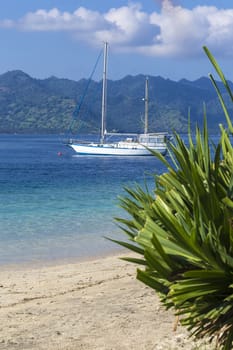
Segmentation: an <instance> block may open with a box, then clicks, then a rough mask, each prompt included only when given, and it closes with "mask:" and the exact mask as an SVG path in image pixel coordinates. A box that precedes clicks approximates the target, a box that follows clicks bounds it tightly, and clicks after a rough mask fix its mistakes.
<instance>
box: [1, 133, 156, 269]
mask: <svg viewBox="0 0 233 350" xmlns="http://www.w3.org/2000/svg"><path fill="white" fill-rule="evenodd" d="M59 152H61V153H62V155H60V156H59ZM161 170H162V168H161V163H160V162H159V161H158V160H156V159H155V158H154V157H132V158H131V157H125V158H124V157H115V158H114V157H91V156H90V157H88V156H77V155H75V153H74V151H73V150H72V149H71V148H69V147H67V146H65V145H64V144H63V143H62V139H61V136H59V135H51V136H50V135H49V136H48V135H46V136H45V135H43V136H38V135H37V136H35V135H0V185H1V190H0V196H1V197H0V199H1V200H0V225H1V226H0V264H5V263H18V262H40V261H49V260H56V259H58V260H59V259H60V260H61V259H70V258H85V257H90V256H99V255H103V254H107V253H111V252H113V251H116V250H118V249H120V247H118V246H117V245H116V244H114V243H111V242H109V241H108V240H106V239H105V238H104V236H108V237H112V238H118V239H124V238H125V236H124V234H123V233H122V232H121V231H120V229H119V228H118V227H117V225H116V223H115V222H114V217H116V216H120V217H124V216H125V215H126V214H125V213H124V212H123V210H122V209H120V208H119V206H118V203H119V202H118V196H120V195H123V194H124V193H125V192H124V189H123V187H124V186H131V187H133V186H135V183H139V184H141V185H144V182H145V181H146V182H147V184H148V186H149V187H150V188H151V189H153V184H154V179H153V176H152V174H153V173H155V172H156V173H160V172H161Z"/></svg>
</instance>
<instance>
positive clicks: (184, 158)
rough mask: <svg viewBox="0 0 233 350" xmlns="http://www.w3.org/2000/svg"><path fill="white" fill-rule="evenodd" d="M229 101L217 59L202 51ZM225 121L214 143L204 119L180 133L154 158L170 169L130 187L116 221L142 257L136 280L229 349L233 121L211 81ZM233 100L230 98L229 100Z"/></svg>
mask: <svg viewBox="0 0 233 350" xmlns="http://www.w3.org/2000/svg"><path fill="white" fill-rule="evenodd" d="M204 50H205V52H206V54H207V55H208V57H209V59H210V61H211V62H212V64H213V66H214V68H215V69H216V71H217V73H218V75H219V76H220V78H221V80H222V82H223V83H224V85H225V87H226V89H227V91H228V93H229V95H230V97H231V98H232V94H231V91H230V89H229V86H228V84H227V81H226V79H225V77H224V75H223V73H222V71H221V70H220V68H219V66H218V64H217V62H216V61H215V59H214V58H213V56H212V55H211V53H210V52H209V51H208V49H207V48H204ZM210 78H211V80H212V82H213V84H214V87H215V89H216V91H217V93H218V96H219V100H220V103H221V105H222V108H223V111H224V113H225V116H226V121H227V128H224V127H223V126H220V136H219V140H218V142H217V144H215V145H213V144H212V143H211V139H210V137H209V135H208V127H207V122H206V118H205V124H204V127H203V130H200V129H199V128H198V127H196V130H195V135H194V136H192V134H191V131H189V139H188V143H185V142H184V141H183V140H182V138H181V137H180V136H179V135H178V134H176V133H175V134H174V140H173V141H172V142H171V143H170V144H169V145H168V147H169V154H170V157H169V158H165V157H163V156H161V155H160V154H157V153H154V155H155V156H156V157H158V158H160V160H161V161H162V162H163V164H165V166H166V169H167V171H166V172H164V173H163V174H161V175H155V191H154V193H150V192H149V191H145V190H143V189H142V188H140V187H139V186H138V187H136V188H135V189H129V188H127V189H126V192H127V194H126V196H125V197H124V198H121V206H122V207H123V208H124V209H125V210H126V211H127V212H128V214H129V218H128V219H119V218H118V219H117V220H118V223H119V225H120V226H121V228H122V229H123V230H124V232H125V233H126V234H127V236H128V238H129V241H128V242H124V241H118V243H120V244H121V245H123V246H125V247H127V248H128V249H131V250H133V251H134V252H136V253H138V254H139V255H141V257H139V258H126V259H127V260H129V261H131V262H134V263H137V264H139V265H141V268H139V269H138V271H137V278H138V279H139V280H141V281H142V282H144V283H145V284H147V285H149V286H150V287H151V288H153V289H155V290H156V291H157V292H158V293H159V295H160V297H161V300H162V302H163V303H164V304H165V306H166V307H167V308H171V307H172V308H174V310H175V313H176V314H177V315H180V319H181V322H182V324H184V325H186V326H187V327H188V329H189V330H191V332H192V334H194V335H195V336H197V337H203V336H208V337H210V339H217V341H218V345H219V346H220V347H223V348H224V349H231V348H232V340H233V148H232V144H231V133H232V131H233V128H232V124H231V119H230V116H229V114H228V111H227V108H226V106H225V103H224V100H223V98H222V96H221V94H220V92H219V90H218V87H217V84H216V82H215V80H214V79H213V77H212V76H210ZM232 100H233V98H232Z"/></svg>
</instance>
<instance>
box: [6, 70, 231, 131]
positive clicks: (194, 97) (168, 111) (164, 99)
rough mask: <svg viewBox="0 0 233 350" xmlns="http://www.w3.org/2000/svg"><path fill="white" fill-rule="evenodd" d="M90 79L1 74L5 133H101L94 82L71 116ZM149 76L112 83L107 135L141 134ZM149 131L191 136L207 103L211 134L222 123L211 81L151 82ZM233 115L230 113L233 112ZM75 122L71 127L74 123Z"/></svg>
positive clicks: (98, 93) (98, 94)
mask: <svg viewBox="0 0 233 350" xmlns="http://www.w3.org/2000/svg"><path fill="white" fill-rule="evenodd" d="M86 85H87V80H85V79H82V80H80V81H72V80H68V79H58V78H56V77H51V78H48V79H43V80H40V79H34V78H32V77H30V76H29V75H27V74H26V73H24V72H22V71H11V72H7V73H5V74H2V75H0V132H1V133H14V132H17V133H63V132H66V131H67V130H68V129H69V128H70V126H71V124H72V129H73V132H77V130H79V132H81V133H85V132H98V131H99V126H100V115H101V92H102V89H101V82H96V81H92V82H91V83H90V85H89V88H88V90H87V94H86V96H85V98H84V101H83V104H82V108H81V110H80V113H79V114H78V115H75V116H74V117H75V119H73V114H75V113H74V111H75V109H77V105H78V103H79V101H80V100H81V99H82V96H83V93H84V91H85V89H86ZM144 85H145V76H143V75H138V76H126V77H125V78H123V79H121V80H117V81H111V80H110V81H108V107H107V115H108V117H107V128H108V131H119V132H124V131H127V132H140V131H142V130H143V115H144V102H143V100H142V99H143V97H144ZM149 100H150V101H149V119H150V121H149V127H150V131H151V132H153V131H162V130H163V131H164V130H172V129H175V130H177V131H179V132H186V131H187V123H188V111H189V109H190V111H191V121H192V124H193V125H194V124H195V123H196V122H197V121H198V123H200V124H201V122H202V119H203V103H205V104H206V107H207V117H208V121H209V126H210V130H211V131H213V132H214V131H215V130H218V124H219V123H220V122H222V121H224V117H223V114H222V111H221V107H220V104H219V102H218V99H217V97H216V93H215V91H214V89H213V87H212V85H211V82H210V81H209V79H208V78H200V79H198V80H196V81H193V82H191V81H188V80H185V79H183V80H180V81H179V82H175V81H172V80H169V79H164V78H162V77H152V76H151V77H149ZM231 110H232V108H231ZM72 121H73V122H72Z"/></svg>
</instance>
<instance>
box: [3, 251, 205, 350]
mask: <svg viewBox="0 0 233 350" xmlns="http://www.w3.org/2000/svg"><path fill="white" fill-rule="evenodd" d="M125 255H127V254H124V253H123V254H121V255H120V256H121V257H122V256H125ZM135 271H136V266H135V265H133V264H129V263H127V262H125V261H122V260H120V259H119V255H117V256H116V255H113V256H108V257H103V258H98V259H95V260H88V261H81V262H79V261H78V262H66V263H65V262H64V263H56V265H55V263H53V264H50V265H48V264H47V265H44V266H43V265H40V266H39V265H38V266H33V267H32V266H25V265H17V266H2V267H1V273H0V275H1V277H0V349H1V350H5V349H7V350H15V349H17V350H26V349H30V350H34V349H35V350H42V349H43V350H44V349H46V350H74V349H75V350H79V349H85V350H87V349H88V350H92V349H99V350H128V349H130V350H159V349H161V350H162V349H166V350H167V349H173V350H175V349H210V346H208V345H207V346H205V345H203V342H202V344H201V343H200V342H194V341H193V340H191V339H190V338H189V336H188V333H187V332H186V330H185V329H184V328H182V327H181V326H180V325H178V327H177V330H176V331H175V332H174V330H173V328H174V324H175V317H174V316H173V314H172V312H170V311H166V310H165V309H164V308H163V307H162V305H161V304H160V302H159V300H158V297H157V296H156V294H155V293H154V292H153V290H151V289H150V288H147V287H146V286H144V284H142V283H141V282H139V281H137V280H136V278H135ZM200 344H201V345H200Z"/></svg>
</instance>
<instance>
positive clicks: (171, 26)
mask: <svg viewBox="0 0 233 350" xmlns="http://www.w3.org/2000/svg"><path fill="white" fill-rule="evenodd" d="M0 27H4V28H16V29H18V30H24V31H63V32H68V33H70V34H71V35H72V36H74V37H75V38H76V39H77V40H85V41H87V42H90V44H92V45H93V44H94V45H102V42H103V41H109V43H110V45H111V46H112V47H113V48H115V49H116V50H125V51H131V52H132V51H133V52H139V53H141V54H144V55H152V56H161V57H166V56H169V57H171V56H178V57H179V56H181V57H184V56H190V57H191V56H197V55H199V54H200V53H201V54H202V49H201V48H202V46H203V45H207V46H208V47H209V48H210V49H211V50H213V51H215V53H216V51H217V53H220V54H222V55H231V56H232V55H233V9H218V8H216V7H214V6H196V7H194V8H192V9H187V8H184V7H181V6H175V5H173V4H172V2H171V1H170V0H164V1H163V2H162V7H161V10H160V12H153V13H146V12H145V11H143V9H142V6H141V5H140V4H139V3H130V4H129V5H128V6H123V7H120V8H111V9H110V10H109V11H108V12H106V13H100V12H97V11H92V10H88V9H86V8H84V7H80V8H78V9H77V10H76V11H74V12H73V13H70V12H61V11H59V10H58V9H56V8H54V9H51V10H49V11H46V10H42V9H41V10H38V11H36V12H30V13H28V14H26V15H25V16H24V17H22V18H21V19H19V20H18V21H12V20H3V21H0Z"/></svg>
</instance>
